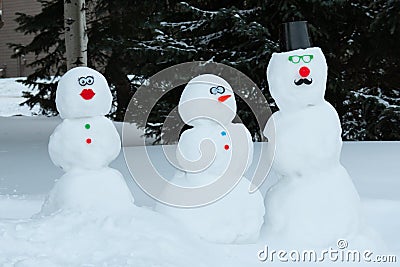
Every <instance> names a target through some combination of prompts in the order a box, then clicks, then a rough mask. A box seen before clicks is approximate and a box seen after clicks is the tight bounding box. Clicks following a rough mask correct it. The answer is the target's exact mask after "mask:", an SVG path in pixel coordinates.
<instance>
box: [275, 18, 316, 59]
mask: <svg viewBox="0 0 400 267" xmlns="http://www.w3.org/2000/svg"><path fill="white" fill-rule="evenodd" d="M279 35H280V38H279V45H280V48H281V52H286V51H290V50H296V49H300V48H303V49H305V48H308V47H311V41H310V37H309V35H308V25H307V21H292V22H286V23H282V25H281V29H280V32H279Z"/></svg>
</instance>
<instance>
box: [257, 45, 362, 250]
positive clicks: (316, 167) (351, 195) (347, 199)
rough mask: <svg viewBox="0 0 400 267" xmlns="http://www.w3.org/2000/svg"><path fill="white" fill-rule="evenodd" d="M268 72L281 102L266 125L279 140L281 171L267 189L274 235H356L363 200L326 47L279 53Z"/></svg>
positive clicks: (289, 239)
mask: <svg viewBox="0 0 400 267" xmlns="http://www.w3.org/2000/svg"><path fill="white" fill-rule="evenodd" d="M267 76H268V82H269V86H270V91H271V94H272V96H273V97H274V99H275V101H276V103H277V104H278V107H279V108H280V110H279V111H278V112H276V113H274V114H273V116H272V117H271V118H270V120H269V121H268V122H267V125H266V128H265V129H264V135H265V136H266V137H267V138H268V139H269V140H270V141H271V142H272V143H273V145H274V146H275V157H274V162H273V166H272V168H273V169H274V171H275V172H276V173H277V174H278V175H279V176H280V179H279V180H278V181H277V182H276V184H275V185H273V186H272V187H271V188H270V189H269V190H268V192H267V194H266V200H265V205H266V227H265V229H266V232H267V237H269V238H271V239H275V240H279V241H278V243H279V242H280V243H283V244H286V245H287V244H289V245H295V246H305V247H307V246H308V247H310V246H312V247H315V246H328V245H332V244H335V242H336V241H337V240H338V239H340V238H346V237H350V236H352V235H354V234H355V233H356V232H357V231H358V228H359V224H360V200H359V196H358V193H357V191H356V189H355V187H354V185H353V183H352V181H351V178H350V177H349V175H348V173H347V171H346V170H345V169H344V168H343V166H342V165H341V164H340V161H339V160H340V152H341V147H342V140H341V127H340V121H339V117H338V115H337V112H336V110H335V109H334V108H333V107H332V106H331V105H330V104H329V103H328V102H326V101H325V100H324V93H325V84H326V78H327V65H326V61H325V57H324V55H323V53H322V51H321V50H320V49H319V48H316V47H313V48H307V49H298V50H294V51H289V52H285V53H274V54H273V56H272V58H271V61H270V63H269V66H268V70H267Z"/></svg>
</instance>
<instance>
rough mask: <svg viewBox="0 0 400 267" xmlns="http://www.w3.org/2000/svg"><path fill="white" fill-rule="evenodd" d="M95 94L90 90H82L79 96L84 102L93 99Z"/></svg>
mask: <svg viewBox="0 0 400 267" xmlns="http://www.w3.org/2000/svg"><path fill="white" fill-rule="evenodd" d="M94 95H95V93H94V92H93V90H92V89H83V90H82V92H81V93H80V96H81V97H82V98H83V99H85V100H90V99H92V98H93V97H94Z"/></svg>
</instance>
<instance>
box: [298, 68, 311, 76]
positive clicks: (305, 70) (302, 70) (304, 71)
mask: <svg viewBox="0 0 400 267" xmlns="http://www.w3.org/2000/svg"><path fill="white" fill-rule="evenodd" d="M299 74H300V76H301V77H307V76H308V75H310V69H309V68H307V67H301V68H300V69H299Z"/></svg>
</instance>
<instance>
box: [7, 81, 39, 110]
mask: <svg viewBox="0 0 400 267" xmlns="http://www.w3.org/2000/svg"><path fill="white" fill-rule="evenodd" d="M23 79H25V78H23V77H22V78H2V79H0V107H1V108H0V116H3V117H9V116H14V115H23V116H31V115H32V114H37V113H38V112H39V107H37V106H35V108H34V109H32V110H31V109H29V107H28V106H27V105H23V106H20V105H19V104H21V103H23V102H25V100H26V99H25V98H23V97H22V92H24V91H31V90H30V89H29V88H27V87H26V86H24V85H23V84H21V83H18V82H17V80H23Z"/></svg>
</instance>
